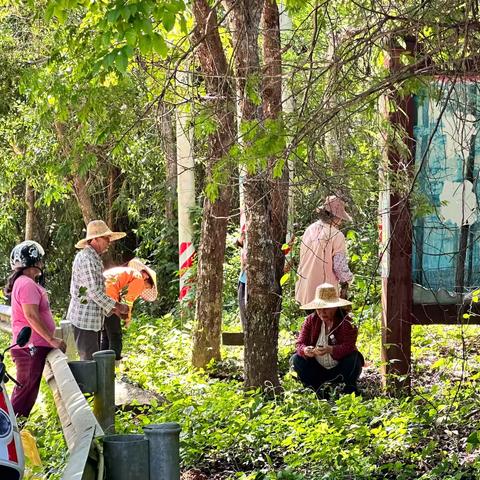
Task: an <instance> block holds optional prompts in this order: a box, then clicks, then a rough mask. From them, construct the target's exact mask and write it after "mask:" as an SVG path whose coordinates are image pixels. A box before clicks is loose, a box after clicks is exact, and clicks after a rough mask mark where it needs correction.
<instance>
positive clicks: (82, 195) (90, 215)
mask: <svg viewBox="0 0 480 480" xmlns="http://www.w3.org/2000/svg"><path fill="white" fill-rule="evenodd" d="M72 177H73V191H74V192H75V197H76V199H77V201H78V206H79V208H80V211H81V212H82V217H83V221H84V222H85V225H87V224H88V223H89V222H91V221H92V220H95V219H97V218H98V216H97V213H96V211H95V207H94V206H93V203H92V199H91V198H90V195H89V193H88V189H87V184H86V182H85V179H84V178H83V177H81V176H80V175H79V174H78V173H74V174H73V175H72Z"/></svg>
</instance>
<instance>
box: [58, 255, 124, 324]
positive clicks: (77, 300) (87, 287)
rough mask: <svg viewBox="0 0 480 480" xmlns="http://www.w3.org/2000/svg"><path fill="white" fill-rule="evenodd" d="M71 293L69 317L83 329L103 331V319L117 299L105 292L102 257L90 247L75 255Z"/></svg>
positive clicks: (68, 318)
mask: <svg viewBox="0 0 480 480" xmlns="http://www.w3.org/2000/svg"><path fill="white" fill-rule="evenodd" d="M70 295H71V299H70V305H69V307H68V312H67V320H69V321H70V322H71V323H72V324H73V325H75V326H76V327H77V328H81V329H82V330H93V331H94V332H98V331H99V330H101V329H102V326H103V318H104V316H105V315H108V314H109V313H110V312H111V311H112V309H113V307H114V306H115V300H113V299H111V298H110V297H109V296H108V295H107V294H106V293H105V283H104V278H103V263H102V259H101V258H100V255H99V254H98V253H97V252H96V251H95V250H94V249H93V248H92V247H90V246H87V247H85V248H84V249H83V250H80V252H78V253H77V255H76V256H75V260H74V261H73V269H72V281H71V283H70Z"/></svg>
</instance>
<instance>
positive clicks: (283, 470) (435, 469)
mask: <svg viewBox="0 0 480 480" xmlns="http://www.w3.org/2000/svg"><path fill="white" fill-rule="evenodd" d="M372 322H373V323H372ZM370 323H372V329H370V325H369V324H370ZM179 327H180V325H179V322H178V319H174V318H173V317H164V318H162V319H158V320H156V321H153V320H152V319H148V318H146V317H145V318H143V320H142V322H138V323H137V324H136V325H135V326H133V329H132V330H129V331H128V336H127V350H128V351H129V352H131V355H132V354H133V356H131V357H129V358H128V360H127V361H126V363H125V364H124V367H122V368H123V372H124V373H126V374H127V375H128V376H129V377H130V378H132V379H133V380H135V381H137V382H138V383H140V384H141V385H142V386H144V387H148V388H150V389H154V390H156V391H158V392H160V393H161V394H162V395H163V396H164V397H165V400H166V402H165V403H159V404H157V405H154V406H153V407H150V408H146V409H144V410H141V411H140V412H131V411H130V412H124V413H123V414H122V415H121V416H120V418H118V421H117V427H118V428H119V430H120V431H125V432H126V431H130V432H133V431H138V430H139V429H141V428H142V426H143V425H145V424H148V423H151V422H159V421H176V422H179V423H180V424H181V426H182V436H181V453H182V465H183V468H185V469H188V468H192V467H194V468H197V469H201V470H203V471H205V472H208V473H210V474H212V475H213V474H214V473H215V472H225V471H229V472H231V473H230V474H228V475H226V476H225V478H232V479H233V478H240V479H244V480H247V479H257V478H261V479H281V478H286V479H292V480H293V479H295V480H300V479H303V478H305V479H306V478H311V479H327V478H328V479H344V478H358V479H370V478H378V479H380V478H401V479H413V478H422V479H438V480H439V479H441V478H457V477H455V476H456V475H458V474H460V472H461V474H462V475H464V478H473V476H475V475H476V473H478V465H477V464H476V463H475V462H474V463H462V460H461V458H466V455H468V454H469V452H474V451H476V447H477V443H478V438H477V434H476V429H475V427H474V425H472V424H471V422H470V421H469V420H468V419H467V418H466V416H467V417H468V415H472V414H473V415H476V414H475V413H474V412H475V411H476V407H475V400H474V396H475V394H478V388H479V385H478V380H473V379H472V380H471V381H467V382H464V383H463V384H462V385H461V386H460V387H457V386H454V385H450V383H449V382H448V380H447V379H448V375H449V373H448V372H447V371H446V372H445V374H446V377H445V379H444V380H445V381H443V380H442V381H441V382H440V383H438V382H437V384H436V385H425V386H420V385H419V386H418V387H416V388H415V391H414V394H413V395H412V396H411V397H409V398H406V399H403V400H402V399H393V398H388V397H385V396H383V395H381V394H379V392H378V391H377V394H376V395H377V396H375V397H374V398H360V397H355V396H349V395H346V396H343V397H339V398H337V399H335V400H334V401H332V402H326V401H319V400H317V399H316V397H315V396H314V395H313V394H312V393H310V392H308V391H305V390H303V389H302V388H301V387H300V386H299V384H298V383H297V382H296V381H295V379H294V378H293V377H292V375H291V374H290V373H288V374H286V375H285V376H284V377H283V381H282V384H283V387H284V389H285V392H284V394H283V395H282V396H278V397H276V399H275V400H273V401H268V400H266V399H265V398H264V397H262V395H261V394H260V393H258V392H244V391H243V388H242V384H241V383H239V382H238V381H237V380H234V378H235V376H234V375H231V374H229V375H228V374H227V377H226V378H225V374H222V371H223V370H222V369H223V368H224V367H222V364H220V365H218V366H217V367H213V369H212V370H210V371H209V372H210V375H207V374H206V373H205V372H201V371H200V372H199V371H194V370H192V369H191V367H190V366H189V355H190V345H189V335H188V328H187V331H185V327H188V325H184V326H183V328H179ZM441 330H442V329H437V330H436V331H437V332H438V333H440V332H441ZM360 331H361V338H360V348H361V350H362V351H364V352H366V351H367V345H368V344H370V343H371V342H375V341H377V342H378V337H379V329H378V325H376V320H373V319H372V320H370V321H369V320H366V321H365V322H364V324H363V325H362V327H361V330H360ZM368 332H372V333H368ZM471 333H473V327H472V332H471ZM292 341H293V339H291V340H290V346H289V347H288V348H287V349H286V350H285V353H282V356H283V355H286V356H287V357H288V355H290V354H291V352H292ZM417 341H419V342H422V341H423V335H422V334H421V332H417V333H416V334H415V335H414V343H415V342H417ZM456 341H457V342H459V341H461V339H460V337H459V339H458V340H456ZM442 342H447V344H448V343H451V342H452V340H451V339H449V338H448V335H445V338H444V340H443V341H442ZM429 345H430V348H431V345H432V344H431V343H429ZM438 345H441V343H438ZM437 348H438V347H437ZM282 352H283V351H282ZM225 353H227V352H225ZM417 354H418V356H416V358H417V359H418V361H419V362H420V361H422V362H424V361H425V360H424V356H423V354H421V353H420V352H418V353H417ZM232 355H233V356H234V354H233V353H228V356H229V357H230V358H233V357H231V356H232ZM369 358H371V357H370V356H369ZM425 367H426V368H427V364H425ZM237 368H238V367H237ZM420 375H421V374H420ZM219 378H223V380H221V379H219ZM229 378H230V380H229ZM369 378H371V377H369ZM472 395H473V396H472ZM453 430H455V432H457V433H448V432H453ZM458 432H462V433H461V434H460V435H461V436H462V437H463V439H464V440H463V441H464V442H465V443H464V444H463V445H465V447H464V448H463V450H462V447H461V445H462V440H461V439H460V438H458V435H459V433H458ZM449 435H456V436H457V437H456V440H455V442H454V445H453V446H452V448H451V447H450V446H449V445H447V444H446V443H445V441H447V440H446V439H448V438H450V439H453V437H449ZM444 436H445V437H444ZM457 447H458V448H459V449H457ZM224 475H225V473H224ZM469 476H470V477H469ZM458 478H460V477H458Z"/></svg>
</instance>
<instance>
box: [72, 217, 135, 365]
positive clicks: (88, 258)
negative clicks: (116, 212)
mask: <svg viewBox="0 0 480 480" xmlns="http://www.w3.org/2000/svg"><path fill="white" fill-rule="evenodd" d="M124 236H125V233H123V232H112V231H111V230H110V229H109V228H108V227H107V225H106V224H105V222H103V221H102V220H93V221H91V222H90V223H89V224H88V225H87V235H86V237H85V238H84V239H82V240H80V241H79V242H78V243H77V244H76V245H75V247H76V248H80V249H81V250H80V252H78V253H77V255H76V256H75V259H74V261H73V269H72V280H71V283H70V295H71V299H70V305H69V307H68V312H67V320H69V321H70V322H71V323H72V325H73V334H74V337H75V343H76V344H77V349H78V353H79V356H80V359H81V360H91V359H92V355H93V354H94V353H95V352H97V351H98V350H100V331H101V329H102V327H103V319H104V316H105V315H107V316H108V315H114V314H115V315H118V316H119V317H124V316H126V315H127V314H128V306H127V305H125V304H123V303H118V302H116V301H115V300H113V299H111V298H110V297H109V296H108V295H107V294H106V293H105V279H104V278H103V262H102V259H101V255H102V254H103V253H105V252H106V251H107V250H108V247H109V246H110V243H111V242H113V241H115V240H118V239H120V238H122V237H124Z"/></svg>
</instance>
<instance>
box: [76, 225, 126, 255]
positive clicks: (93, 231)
mask: <svg viewBox="0 0 480 480" xmlns="http://www.w3.org/2000/svg"><path fill="white" fill-rule="evenodd" d="M125 235H126V233H125V232H112V231H111V230H110V229H109V228H108V227H107V224H106V223H105V222H104V221H103V220H92V221H91V222H90V223H89V224H88V225H87V236H86V237H85V238H82V239H81V240H80V241H79V242H77V244H76V245H75V247H76V248H85V247H86V246H87V243H88V241H89V240H93V239H94V238H98V237H110V241H111V242H114V241H115V240H119V239H120V238H123V237H124V236H125Z"/></svg>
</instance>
